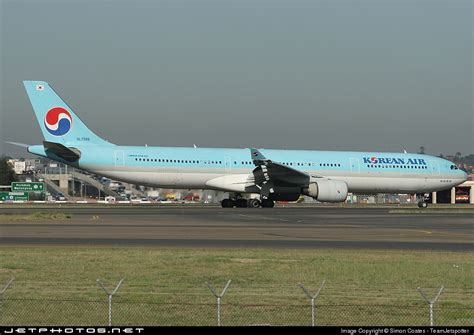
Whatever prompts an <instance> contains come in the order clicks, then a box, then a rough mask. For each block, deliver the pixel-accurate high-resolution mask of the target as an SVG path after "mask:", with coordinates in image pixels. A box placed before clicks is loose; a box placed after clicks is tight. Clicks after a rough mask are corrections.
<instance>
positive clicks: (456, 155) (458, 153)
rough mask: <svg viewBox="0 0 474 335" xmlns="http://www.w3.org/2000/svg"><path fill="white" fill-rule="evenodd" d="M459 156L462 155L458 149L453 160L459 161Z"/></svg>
mask: <svg viewBox="0 0 474 335" xmlns="http://www.w3.org/2000/svg"><path fill="white" fill-rule="evenodd" d="M461 156H462V155H461V153H460V152H459V151H458V152H456V154H455V155H454V160H455V161H456V162H458V161H460V160H461Z"/></svg>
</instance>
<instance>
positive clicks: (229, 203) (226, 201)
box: [221, 199, 235, 208]
mask: <svg viewBox="0 0 474 335" xmlns="http://www.w3.org/2000/svg"><path fill="white" fill-rule="evenodd" d="M221 206H222V208H232V207H234V206H235V203H234V201H233V200H231V199H224V200H222V201H221Z"/></svg>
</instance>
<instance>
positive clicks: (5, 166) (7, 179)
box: [0, 156, 16, 185]
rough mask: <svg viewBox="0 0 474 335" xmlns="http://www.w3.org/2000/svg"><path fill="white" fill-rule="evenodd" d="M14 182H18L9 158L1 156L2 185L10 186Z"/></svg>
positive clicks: (0, 181)
mask: <svg viewBox="0 0 474 335" xmlns="http://www.w3.org/2000/svg"><path fill="white" fill-rule="evenodd" d="M12 181H16V174H15V171H14V170H13V167H12V166H11V164H9V163H8V160H7V157H5V156H0V185H10V184H11V182H12Z"/></svg>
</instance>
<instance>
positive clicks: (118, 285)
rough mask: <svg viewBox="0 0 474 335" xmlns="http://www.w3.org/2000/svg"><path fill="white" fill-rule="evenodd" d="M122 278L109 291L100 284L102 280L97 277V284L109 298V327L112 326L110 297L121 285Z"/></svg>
mask: <svg viewBox="0 0 474 335" xmlns="http://www.w3.org/2000/svg"><path fill="white" fill-rule="evenodd" d="M123 280H124V278H122V279H121V280H120V281H119V283H118V284H117V286H115V289H114V290H113V291H112V292H110V291H109V290H107V288H106V287H105V286H104V285H103V284H102V282H101V281H100V279H97V284H99V286H100V287H101V288H102V289H103V290H104V292H105V294H107V296H108V298H109V327H110V326H112V297H113V295H114V294H115V293H117V290H118V289H119V287H120V286H121V285H122V282H123Z"/></svg>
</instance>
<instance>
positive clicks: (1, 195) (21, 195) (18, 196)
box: [0, 192, 29, 201]
mask: <svg viewBox="0 0 474 335" xmlns="http://www.w3.org/2000/svg"><path fill="white" fill-rule="evenodd" d="M20 200H23V201H28V200H29V197H28V193H27V192H0V201H20Z"/></svg>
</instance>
